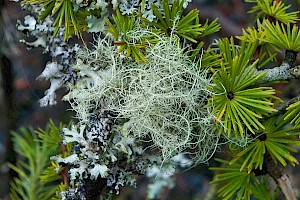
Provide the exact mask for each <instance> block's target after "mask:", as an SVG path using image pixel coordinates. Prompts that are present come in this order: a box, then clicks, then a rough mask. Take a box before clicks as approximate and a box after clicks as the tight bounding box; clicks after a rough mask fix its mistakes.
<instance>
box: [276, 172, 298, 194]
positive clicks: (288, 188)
mask: <svg viewBox="0 0 300 200" xmlns="http://www.w3.org/2000/svg"><path fill="white" fill-rule="evenodd" d="M276 182H277V183H278V185H279V187H280V189H281V191H282V193H283V194H284V196H285V198H286V199H287V200H296V197H295V193H294V190H293V188H292V184H291V181H290V179H289V177H288V176H287V175H286V174H283V175H282V176H281V177H280V178H277V179H276Z"/></svg>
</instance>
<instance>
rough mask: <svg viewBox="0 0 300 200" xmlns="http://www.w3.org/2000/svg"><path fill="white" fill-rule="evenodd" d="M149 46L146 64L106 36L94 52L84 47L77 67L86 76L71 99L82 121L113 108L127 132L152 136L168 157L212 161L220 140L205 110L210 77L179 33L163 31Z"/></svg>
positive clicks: (140, 135)
mask: <svg viewBox="0 0 300 200" xmlns="http://www.w3.org/2000/svg"><path fill="white" fill-rule="evenodd" d="M158 37H159V42H158V43H157V44H156V45H154V46H153V47H151V48H147V52H146V61H147V62H146V63H136V62H135V61H133V60H130V59H126V58H123V57H122V56H120V54H119V53H118V52H117V48H116V47H115V46H112V45H111V44H112V43H111V41H110V40H109V39H108V38H107V37H106V38H104V39H100V40H99V41H98V45H96V46H95V49H94V50H88V49H84V50H81V51H80V52H79V53H78V55H77V57H78V59H77V64H76V66H75V68H76V69H77V70H78V74H79V76H80V77H81V78H80V79H79V81H78V83H77V84H76V86H75V87H74V88H71V91H70V93H69V94H68V95H67V96H66V97H65V99H67V100H69V101H70V103H71V105H72V107H73V109H74V110H75V111H76V112H77V117H78V119H79V120H80V121H81V123H88V121H89V117H91V116H94V115H96V114H97V113H98V112H99V110H110V111H113V112H115V113H117V114H118V118H123V119H124V120H125V121H126V123H124V124H123V126H122V128H121V130H122V131H123V135H124V136H127V135H131V136H133V137H135V138H137V139H145V140H149V138H150V142H151V144H153V147H157V148H158V149H159V150H160V152H161V153H162V156H163V158H164V159H166V160H168V159H170V158H171V157H173V156H175V155H177V154H179V153H184V154H188V155H189V156H191V157H192V158H193V161H194V163H199V162H206V161H207V159H209V158H210V157H211V156H212V155H213V153H214V151H215V149H216V147H217V144H218V139H219V138H218V137H217V135H216V134H215V133H214V132H213V124H212V121H213V118H214V116H213V115H211V113H210V110H209V109H208V108H205V105H206V103H207V101H208V100H207V99H208V97H209V96H210V95H211V93H210V91H209V90H208V89H207V86H208V84H209V83H210V79H209V78H207V77H208V75H207V72H206V71H203V69H201V68H200V67H199V65H198V64H197V63H194V62H192V61H191V60H190V58H189V57H188V55H186V54H185V53H183V50H182V48H181V47H180V45H179V41H178V38H177V37H176V36H171V37H166V36H164V35H160V36H158Z"/></svg>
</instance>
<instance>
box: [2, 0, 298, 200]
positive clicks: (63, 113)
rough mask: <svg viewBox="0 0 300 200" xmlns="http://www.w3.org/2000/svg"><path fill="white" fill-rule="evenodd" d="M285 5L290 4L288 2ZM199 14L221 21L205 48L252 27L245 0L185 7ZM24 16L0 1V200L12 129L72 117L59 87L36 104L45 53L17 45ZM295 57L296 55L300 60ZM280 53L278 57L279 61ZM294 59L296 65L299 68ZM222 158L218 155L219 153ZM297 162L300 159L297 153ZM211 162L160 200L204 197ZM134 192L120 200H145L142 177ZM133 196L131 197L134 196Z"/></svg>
mask: <svg viewBox="0 0 300 200" xmlns="http://www.w3.org/2000/svg"><path fill="white" fill-rule="evenodd" d="M287 2H288V1H287ZM288 3H290V4H292V6H291V9H292V10H293V11H295V10H299V5H300V4H299V3H297V1H296V0H294V1H289V2H288ZM194 8H197V9H199V10H200V19H201V20H203V22H205V20H206V19H209V20H210V21H212V20H213V19H215V18H219V21H218V22H219V23H220V24H221V27H222V28H221V31H220V32H219V33H216V34H213V35H212V36H210V37H209V38H207V41H206V44H209V43H210V42H211V41H212V40H213V39H217V38H220V37H228V36H235V35H241V33H242V28H243V27H247V26H249V25H250V26H251V24H252V22H253V20H254V15H249V14H247V11H248V10H250V9H251V5H250V4H249V3H244V1H243V0H194V2H193V3H190V5H189V7H188V9H194ZM27 14H28V13H27V11H24V10H22V9H21V7H20V5H19V2H13V1H8V0H0V59H1V60H0V68H1V76H0V81H1V87H0V200H1V199H8V193H9V179H10V177H11V176H13V174H9V173H8V172H9V169H8V168H7V167H6V165H5V162H6V161H8V162H13V161H14V159H15V154H14V152H13V148H12V143H11V140H10V131H11V130H16V131H17V130H18V129H19V127H22V126H25V127H28V126H30V127H33V128H38V127H40V128H44V127H45V126H46V124H47V122H48V121H49V119H52V120H53V121H54V122H55V123H56V124H58V123H59V122H63V123H68V122H69V120H70V119H71V118H72V116H73V113H72V112H71V111H69V108H70V107H69V105H68V103H66V102H62V101H60V99H61V97H62V96H63V95H64V94H65V92H66V91H64V90H63V89H61V90H60V91H59V92H58V93H57V94H58V96H57V100H58V101H57V105H55V106H50V107H46V108H41V107H40V106H39V103H38V100H39V99H40V98H41V97H43V93H44V92H45V90H46V89H48V87H49V82H46V81H38V80H36V77H37V76H38V75H39V74H40V73H41V72H42V70H43V69H44V67H45V65H46V63H47V61H49V60H50V57H49V55H47V54H42V49H40V48H35V49H31V50H27V49H26V46H25V45H24V44H21V43H20V42H19V40H20V39H22V38H24V37H25V35H24V34H23V33H22V32H19V31H18V30H17V29H16V21H17V20H18V19H19V20H21V21H22V20H23V18H24V16H26V15H27ZM298 57H299V56H298ZM280 59H282V55H279V60H280ZM299 63H300V62H299V58H298V64H299ZM277 87H278V89H279V88H280V89H284V92H283V94H282V95H283V98H284V99H289V98H292V97H294V96H296V95H297V94H299V92H300V89H299V80H294V81H292V84H289V85H277ZM217 154H220V156H222V152H217ZM297 158H298V159H299V160H300V156H299V155H297ZM214 164H215V163H214V161H213V160H211V161H210V163H208V165H206V164H203V165H199V166H197V167H196V168H193V169H192V170H189V171H186V172H182V173H180V174H179V175H177V176H176V177H175V179H176V187H175V188H173V189H172V190H168V189H166V190H164V192H163V195H162V196H161V198H160V199H172V200H179V199H187V200H189V199H191V200H196V199H205V197H206V196H207V195H208V191H209V190H210V185H209V181H211V180H212V178H213V174H212V172H210V171H208V170H207V168H208V166H211V165H214ZM288 174H290V177H291V178H292V182H293V186H294V188H295V189H296V190H297V192H298V197H299V198H300V195H299V194H300V193H299V189H300V179H299V178H297V177H300V170H299V167H297V168H292V167H290V168H288ZM137 179H138V184H137V185H138V188H137V189H133V188H127V187H125V188H122V189H121V195H120V199H124V200H125V199H126V200H138V199H145V194H146V189H147V188H146V185H147V182H148V180H147V179H146V178H145V177H138V178H137ZM133 194H134V195H133Z"/></svg>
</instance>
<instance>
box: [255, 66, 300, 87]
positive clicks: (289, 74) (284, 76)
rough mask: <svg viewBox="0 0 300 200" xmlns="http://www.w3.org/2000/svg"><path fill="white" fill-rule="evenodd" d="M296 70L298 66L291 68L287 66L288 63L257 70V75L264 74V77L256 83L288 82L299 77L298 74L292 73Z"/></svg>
mask: <svg viewBox="0 0 300 200" xmlns="http://www.w3.org/2000/svg"><path fill="white" fill-rule="evenodd" d="M296 69H298V66H296V67H291V65H289V64H288V63H286V62H283V63H282V64H281V65H280V66H278V67H274V68H271V69H264V70H259V71H257V74H263V73H266V76H265V77H264V78H263V79H261V80H260V81H259V82H258V83H269V82H273V81H278V80H289V79H293V78H296V77H300V74H299V73H295V72H294V71H295V70H296ZM296 72H297V70H296Z"/></svg>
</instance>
